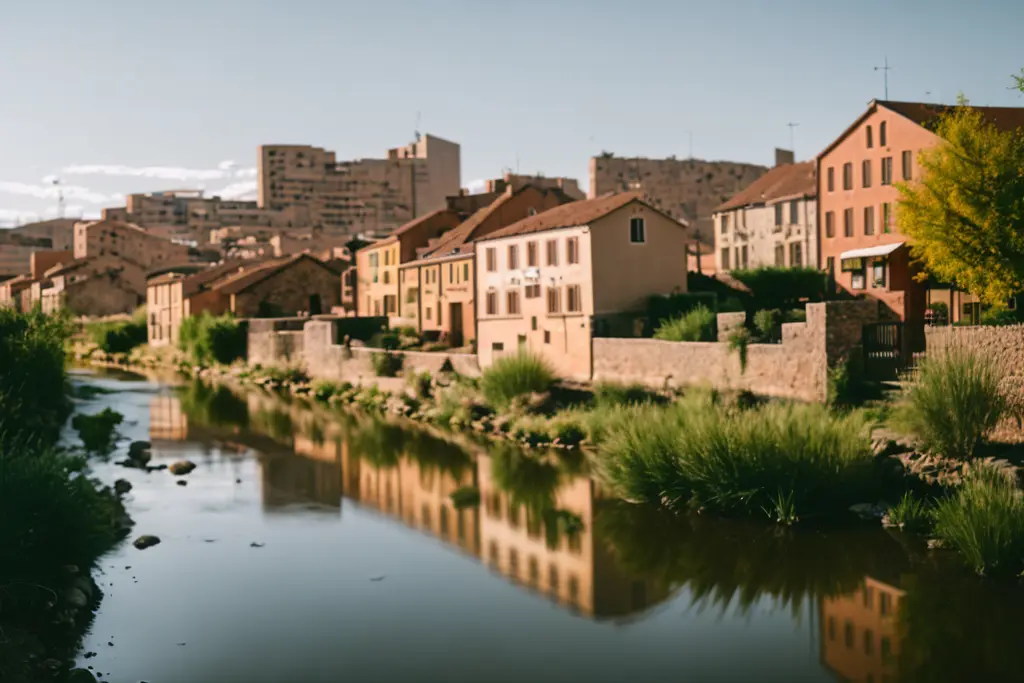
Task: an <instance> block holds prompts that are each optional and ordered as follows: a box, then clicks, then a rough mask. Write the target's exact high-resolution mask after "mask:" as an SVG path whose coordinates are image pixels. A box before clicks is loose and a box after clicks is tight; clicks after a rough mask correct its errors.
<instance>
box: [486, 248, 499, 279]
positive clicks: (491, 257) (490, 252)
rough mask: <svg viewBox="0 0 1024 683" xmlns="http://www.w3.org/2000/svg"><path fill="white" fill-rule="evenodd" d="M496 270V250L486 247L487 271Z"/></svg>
mask: <svg viewBox="0 0 1024 683" xmlns="http://www.w3.org/2000/svg"><path fill="white" fill-rule="evenodd" d="M496 270H498V250H497V249H495V248H494V247H488V249H487V272H488V273H493V272H494V271H496Z"/></svg>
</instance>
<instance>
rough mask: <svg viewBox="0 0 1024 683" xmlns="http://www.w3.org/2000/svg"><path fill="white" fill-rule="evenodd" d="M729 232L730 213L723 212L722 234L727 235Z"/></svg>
mask: <svg viewBox="0 0 1024 683" xmlns="http://www.w3.org/2000/svg"><path fill="white" fill-rule="evenodd" d="M728 232H729V214H727V213H723V214H722V234H723V235H725V234H726V233H728Z"/></svg>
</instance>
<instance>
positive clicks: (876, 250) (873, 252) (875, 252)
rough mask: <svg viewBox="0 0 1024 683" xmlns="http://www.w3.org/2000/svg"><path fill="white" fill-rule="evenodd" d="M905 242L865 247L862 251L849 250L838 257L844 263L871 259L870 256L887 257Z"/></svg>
mask: <svg viewBox="0 0 1024 683" xmlns="http://www.w3.org/2000/svg"><path fill="white" fill-rule="evenodd" d="M904 244H906V242H896V243H895V244H880V245H878V246H877V247H865V248H863V249H851V250H850V251H844V252H843V253H842V254H840V255H839V260H840V261H845V260H846V259H851V258H871V257H872V256H888V255H889V254H891V253H892V252H894V251H896V250H897V249H899V248H900V247H902V246H903V245H904Z"/></svg>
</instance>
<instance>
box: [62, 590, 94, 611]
mask: <svg viewBox="0 0 1024 683" xmlns="http://www.w3.org/2000/svg"><path fill="white" fill-rule="evenodd" d="M64 601H65V602H67V603H68V604H69V605H71V606H72V607H77V608H79V609H81V608H84V607H86V606H87V605H88V604H89V598H87V597H86V596H85V593H83V592H82V591H80V590H78V589H77V588H68V589H67V590H65V591H64Z"/></svg>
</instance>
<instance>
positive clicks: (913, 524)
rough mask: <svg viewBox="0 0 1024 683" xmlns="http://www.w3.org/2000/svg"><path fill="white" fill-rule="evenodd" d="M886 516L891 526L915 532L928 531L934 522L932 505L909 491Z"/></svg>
mask: <svg viewBox="0 0 1024 683" xmlns="http://www.w3.org/2000/svg"><path fill="white" fill-rule="evenodd" d="M886 517H887V520H888V524H889V525H890V526H895V527H898V528H899V529H902V530H903V531H909V532H911V533H915V534H918V533H926V532H928V531H929V530H931V528H932V525H933V523H934V515H933V508H932V505H931V504H930V503H928V502H927V501H924V500H921V499H920V498H916V497H914V496H913V494H911V493H909V492H908V493H904V494H903V497H902V498H901V499H900V501H899V502H898V503H896V504H895V505H893V506H892V508H890V509H889V512H888V514H887V515H886Z"/></svg>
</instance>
